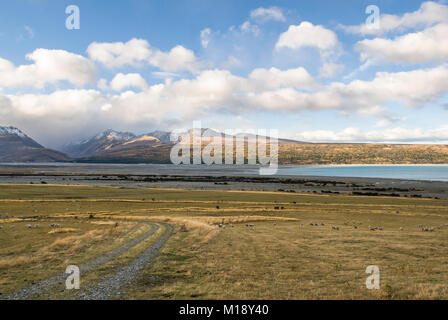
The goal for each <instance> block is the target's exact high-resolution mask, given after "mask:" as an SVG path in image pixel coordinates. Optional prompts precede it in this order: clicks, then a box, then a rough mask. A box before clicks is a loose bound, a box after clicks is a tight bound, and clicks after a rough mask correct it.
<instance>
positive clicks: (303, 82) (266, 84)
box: [249, 68, 317, 90]
mask: <svg viewBox="0 0 448 320" xmlns="http://www.w3.org/2000/svg"><path fill="white" fill-rule="evenodd" d="M249 80H251V81H252V82H253V84H254V85H255V86H256V87H257V88H259V89H261V90H266V89H275V88H281V87H289V88H295V89H299V90H300V89H306V90H312V89H316V88H317V84H316V82H315V80H314V79H313V77H312V76H311V75H310V74H309V73H308V71H306V70H305V69H304V68H297V69H289V70H285V71H282V70H279V69H277V68H270V69H263V68H259V69H255V70H253V71H252V73H251V74H250V75H249Z"/></svg>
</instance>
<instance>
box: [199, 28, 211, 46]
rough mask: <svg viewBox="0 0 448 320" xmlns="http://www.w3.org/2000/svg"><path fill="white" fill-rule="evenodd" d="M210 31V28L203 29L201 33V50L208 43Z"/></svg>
mask: <svg viewBox="0 0 448 320" xmlns="http://www.w3.org/2000/svg"><path fill="white" fill-rule="evenodd" d="M211 33H212V30H211V29H210V28H205V29H203V30H202V31H201V45H202V47H203V48H207V47H208V44H209V43H210V35H211Z"/></svg>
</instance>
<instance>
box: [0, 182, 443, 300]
mask: <svg viewBox="0 0 448 320" xmlns="http://www.w3.org/2000/svg"><path fill="white" fill-rule="evenodd" d="M0 199H2V200H1V201H0V212H1V213H2V214H3V215H5V214H6V213H8V214H7V216H8V217H7V218H3V219H0V223H1V226H2V227H3V228H2V229H0V279H1V280H0V284H1V285H2V288H5V289H2V291H3V292H8V291H11V290H13V289H17V288H21V287H24V286H26V285H27V284H29V282H30V281H33V282H35V281H38V280H39V279H45V278H46V277H49V276H51V275H54V274H56V273H60V272H63V271H64V270H65V267H66V266H67V265H68V264H79V263H82V262H85V261H88V260H90V259H92V258H94V257H97V256H99V255H101V254H104V253H106V252H109V251H110V250H112V249H113V248H116V247H118V246H119V245H122V244H123V243H126V242H127V241H129V240H131V239H134V238H135V237H137V236H139V235H141V234H142V233H143V232H145V230H148V226H146V224H144V223H142V222H145V221H146V222H147V221H160V222H167V223H169V224H171V225H173V226H174V227H175V231H174V233H173V235H172V237H171V238H170V239H169V240H168V242H167V243H166V245H165V246H164V247H163V248H162V251H161V255H160V256H159V257H158V258H157V260H156V261H155V262H154V263H152V264H150V265H148V266H147V268H146V269H145V272H144V274H143V276H142V277H139V278H138V279H136V284H135V286H134V287H133V288H131V290H129V291H128V292H127V297H128V298H131V299H133V298H140V299H192V298H194V299H223V298H226V299H447V298H448V264H447V263H446V257H447V256H448V247H447V245H446V239H447V238H448V227H447V225H448V211H447V209H446V208H447V207H448V201H445V200H429V199H412V198H406V199H404V198H389V197H363V196H344V195H339V196H337V195H301V194H291V193H282V192H278V193H276V192H243V191H206V190H201V191H188V190H174V189H155V188H154V189H119V188H103V187H85V186H82V187H61V186H58V187H54V186H47V185H45V186H8V187H7V188H6V187H4V186H1V185H0ZM153 199H154V200H153ZM218 207H219V208H218ZM275 207H284V209H281V210H276V209H274V208H275ZM18 217H25V218H26V219H19V218H18ZM31 219H33V220H31ZM34 220H37V221H36V222H34ZM30 221H33V222H30ZM35 223H38V224H39V228H38V229H36V228H32V229H28V228H27V224H33V225H34V224H35ZM50 223H58V224H61V225H62V226H63V228H67V229H74V230H72V231H70V232H69V233H53V234H48V233H49V232H51V231H52V230H61V229H63V228H61V229H51V228H50V226H49V225H50ZM117 223H118V226H117ZM247 223H250V224H253V225H254V226H255V227H254V228H250V227H246V224H247ZM311 223H313V226H311V225H310V224H311ZM217 224H225V225H226V228H217ZM230 224H233V227H231V226H230ZM314 224H317V226H314ZM369 225H370V226H381V227H383V231H370V230H369V228H368V226H369ZM419 225H424V226H433V227H435V231H434V232H422V231H421V230H420V228H419ZM332 226H336V227H338V228H339V230H338V231H336V230H333V229H332ZM355 226H356V228H355ZM401 227H403V229H402V230H400V228H401ZM158 235H160V233H158ZM156 238H157V236H156V237H154V238H151V239H148V241H147V242H146V241H145V243H142V244H141V245H139V246H137V247H135V248H134V249H133V250H131V251H129V252H127V253H126V254H123V255H122V256H120V257H119V258H118V259H117V263H118V264H119V263H126V262H127V261H130V259H132V258H133V257H135V256H137V255H138V254H139V253H140V252H142V250H144V248H145V247H147V246H148V245H149V244H150V243H152V241H155V239H156ZM117 263H116V264H114V263H111V264H110V265H108V266H105V267H104V268H103V269H99V270H95V271H93V273H89V275H85V276H86V277H87V279H88V281H92V283H93V282H94V281H95V280H96V279H98V277H103V276H106V275H107V274H108V273H109V272H112V270H115V269H114V268H116V267H117ZM371 264H375V265H378V266H379V267H380V271H381V290H379V291H370V290H367V289H366V288H365V279H366V277H367V275H366V274H365V268H366V266H367V265H371ZM25 274H26V275H27V276H26V277H25V276H24V275H25ZM50 298H51V297H50Z"/></svg>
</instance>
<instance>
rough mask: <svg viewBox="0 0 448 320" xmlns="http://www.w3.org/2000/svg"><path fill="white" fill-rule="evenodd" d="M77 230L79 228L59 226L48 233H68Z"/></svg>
mask: <svg viewBox="0 0 448 320" xmlns="http://www.w3.org/2000/svg"><path fill="white" fill-rule="evenodd" d="M78 230H79V229H75V228H61V229H55V230H51V231H48V234H56V233H70V232H76V231H78Z"/></svg>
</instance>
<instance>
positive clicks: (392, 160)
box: [279, 143, 448, 165]
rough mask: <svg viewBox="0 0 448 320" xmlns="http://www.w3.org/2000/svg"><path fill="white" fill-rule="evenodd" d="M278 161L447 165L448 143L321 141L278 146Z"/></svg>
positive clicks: (323, 163)
mask: <svg viewBox="0 0 448 320" xmlns="http://www.w3.org/2000/svg"><path fill="white" fill-rule="evenodd" d="M279 163H281V164H300V165H311V164H320V165H326V164H328V165H330V164H448V145H421V144H380V143H375V144H374V143H327V144H326V143H319V144H302V145H300V144H283V145H279Z"/></svg>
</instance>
